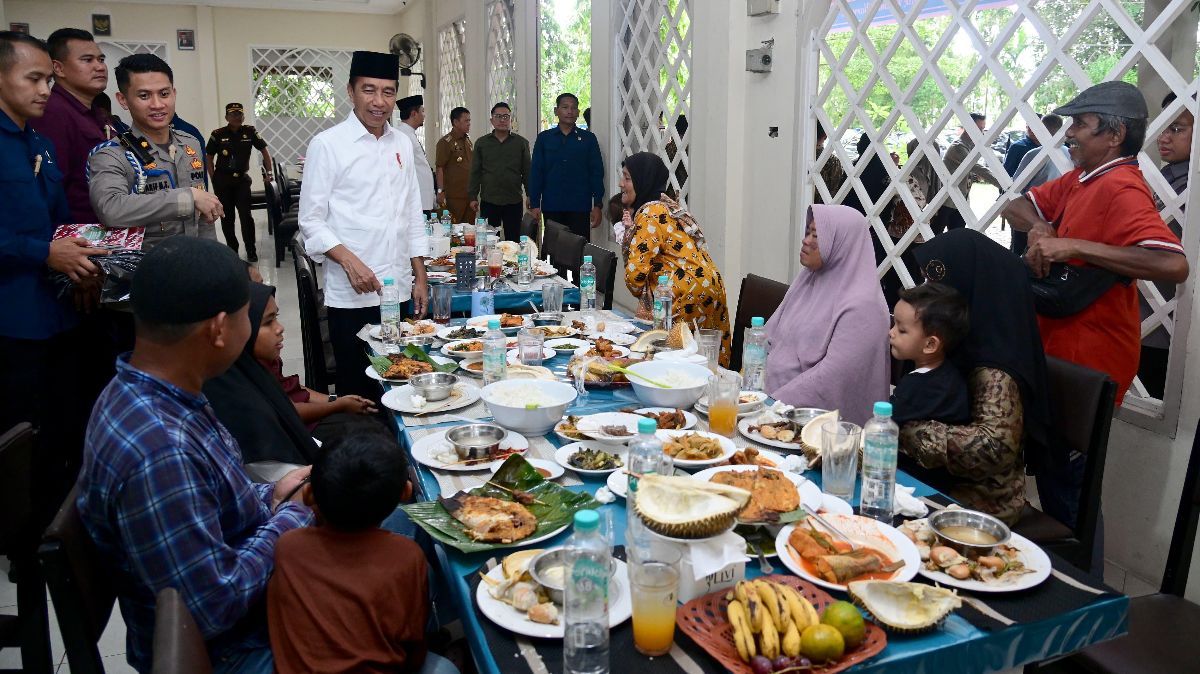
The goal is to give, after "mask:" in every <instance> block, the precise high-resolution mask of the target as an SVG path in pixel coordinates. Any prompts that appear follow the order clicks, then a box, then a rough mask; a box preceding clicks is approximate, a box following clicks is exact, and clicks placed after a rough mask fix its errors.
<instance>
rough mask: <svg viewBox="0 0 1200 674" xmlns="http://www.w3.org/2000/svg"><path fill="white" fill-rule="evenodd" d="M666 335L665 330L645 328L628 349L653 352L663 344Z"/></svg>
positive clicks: (637, 351) (638, 351)
mask: <svg viewBox="0 0 1200 674" xmlns="http://www.w3.org/2000/svg"><path fill="white" fill-rule="evenodd" d="M668 336H669V335H668V334H667V331H666V330H662V329H658V330H647V331H645V332H643V333H642V334H641V335H640V336H639V337H638V339H637V341H636V342H634V343H633V345H632V346H630V347H629V350H630V351H634V352H636V353H653V352H654V351H655V350H656V349H659V348H661V347H662V346H663V345H664V343H665V342H666V341H667V338H668Z"/></svg>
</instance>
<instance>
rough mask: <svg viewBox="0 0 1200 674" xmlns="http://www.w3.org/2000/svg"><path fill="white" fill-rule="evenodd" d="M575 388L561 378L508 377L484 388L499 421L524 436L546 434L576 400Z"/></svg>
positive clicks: (490, 410) (484, 398)
mask: <svg viewBox="0 0 1200 674" xmlns="http://www.w3.org/2000/svg"><path fill="white" fill-rule="evenodd" d="M575 396H576V393H575V387H574V386H571V385H570V384H564V383H562V382H558V381H544V380H540V379H507V380H505V381H498V382H495V383H493V384H488V385H487V386H485V387H483V402H484V404H485V405H487V408H488V411H489V412H491V414H492V418H493V419H495V420H496V423H497V424H499V425H501V426H503V427H504V428H507V429H509V430H513V431H516V432H518V433H520V434H521V435H525V436H531V435H545V434H546V433H549V432H550V429H552V428H554V425H555V424H557V423H558V422H559V421H560V420H561V419H562V417H563V413H564V412H566V410H567V407H569V406H570V405H571V403H572V402H574V401H575Z"/></svg>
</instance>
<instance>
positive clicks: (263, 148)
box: [204, 103, 274, 262]
mask: <svg viewBox="0 0 1200 674" xmlns="http://www.w3.org/2000/svg"><path fill="white" fill-rule="evenodd" d="M245 119H246V116H245V113H244V112H243V111H242V104H241V103H229V104H226V106H225V121H226V122H228V124H226V125H225V126H223V127H221V128H219V129H217V130H216V131H213V132H212V135H211V136H209V138H208V145H207V146H205V148H204V151H205V152H206V153H207V154H208V173H209V175H210V176H212V183H213V192H214V193H216V195H217V198H218V199H220V200H221V208H223V209H224V210H225V217H223V218H221V231H223V232H224V233H225V243H227V244H229V247H230V248H232V249H233V251H234V252H235V253H236V252H237V249H238V240H237V232H236V230H235V229H234V211H235V210H236V211H237V217H239V218H241V220H242V240H244V241H245V242H246V259H247V260H250V261H251V262H258V252H257V251H256V250H255V249H254V216H253V215H251V214H250V150H251V148H257V149H258V151H259V152H261V153H262V161H263V167H264V169H265V173H264V176H263V179H264V180H267V181H270V180H271V179H272V178H273V177H274V172H273V171H272V169H271V167H272V166H273V164H272V163H271V153H270V151H268V150H267V141H265V140H263V139H262V136H260V135H258V132H257V131H255V130H254V127H252V126H246V125H244V124H242V122H243V121H244V120H245Z"/></svg>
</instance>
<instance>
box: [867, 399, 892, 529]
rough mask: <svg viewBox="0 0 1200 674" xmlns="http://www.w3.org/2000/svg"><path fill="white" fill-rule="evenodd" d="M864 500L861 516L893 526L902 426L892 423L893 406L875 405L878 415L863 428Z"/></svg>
mask: <svg viewBox="0 0 1200 674" xmlns="http://www.w3.org/2000/svg"><path fill="white" fill-rule="evenodd" d="M863 439H864V442H863V445H864V447H863V465H862V499H861V500H860V502H859V513H860V514H861V515H862V516H863V517H873V518H875V519H877V520H879V521H880V522H885V523H887V524H891V523H892V498H893V496H894V495H895V492H896V451H897V449H898V448H899V446H900V427H899V426H897V425H896V422H894V421H892V404H891V403H885V402H878V403H875V416H874V417H872V418H871V420H870V421H868V422H867V425H866V426H864V427H863Z"/></svg>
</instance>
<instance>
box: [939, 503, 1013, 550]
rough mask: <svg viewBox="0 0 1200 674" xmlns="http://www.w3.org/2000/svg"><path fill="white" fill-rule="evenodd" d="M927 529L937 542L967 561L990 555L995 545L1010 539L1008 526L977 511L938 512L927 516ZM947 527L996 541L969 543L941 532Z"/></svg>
mask: <svg viewBox="0 0 1200 674" xmlns="http://www.w3.org/2000/svg"><path fill="white" fill-rule="evenodd" d="M929 527H930V528H931V529H933V533H934V534H936V535H937V538H938V541H939V542H940V543H941V544H942V545H945V546H946V547H948V548H953V549H954V550H957V551H958V552H959V553H960V554H962V555H963V556H965V557H967V558H968V559H975V558H976V557H981V556H984V555H990V554H992V552H993V551H994V550H995V549H996V546H997V545H1001V544H1004V543H1007V542H1008V539H1009V538H1010V537H1011V533H1010V532H1009V529H1008V525H1007V524H1005V523H1004V522H1001V521H1000V520H998V519H996V518H995V517H992V516H991V515H989V514H987V513H981V512H979V511H977V510H960V509H958V508H952V509H946V510H938V511H935V512H934V513H933V514H931V515H930V516H929ZM948 527H967V528H970V529H976V530H978V531H981V532H983V533H985V534H988V535H990V536H992V537H993V538H995V539H996V542H995V543H986V544H984V543H969V542H967V541H963V540H959V539H957V538H953V537H951V536H947V535H946V534H945V533H943V531H944V530H945V529H946V528H948Z"/></svg>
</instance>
